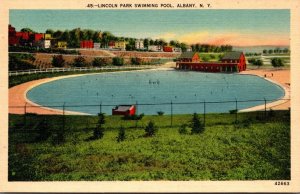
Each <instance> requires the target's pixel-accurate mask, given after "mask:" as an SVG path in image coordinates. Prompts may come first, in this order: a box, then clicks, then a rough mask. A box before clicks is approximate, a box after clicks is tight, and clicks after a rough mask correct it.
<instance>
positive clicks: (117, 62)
mask: <svg viewBox="0 0 300 194" xmlns="http://www.w3.org/2000/svg"><path fill="white" fill-rule="evenodd" d="M112 64H113V65H115V66H123V65H124V59H123V58H121V57H114V58H113V60H112Z"/></svg>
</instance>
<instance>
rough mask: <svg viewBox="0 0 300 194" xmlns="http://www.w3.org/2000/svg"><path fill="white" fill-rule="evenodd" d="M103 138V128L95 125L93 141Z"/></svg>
mask: <svg viewBox="0 0 300 194" xmlns="http://www.w3.org/2000/svg"><path fill="white" fill-rule="evenodd" d="M103 136H104V128H103V127H102V125H100V124H97V125H96V127H95V129H94V134H93V139H101V138H102V137H103Z"/></svg>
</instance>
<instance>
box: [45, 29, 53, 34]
mask: <svg viewBox="0 0 300 194" xmlns="http://www.w3.org/2000/svg"><path fill="white" fill-rule="evenodd" d="M46 34H51V35H53V34H54V30H52V29H47V30H46Z"/></svg>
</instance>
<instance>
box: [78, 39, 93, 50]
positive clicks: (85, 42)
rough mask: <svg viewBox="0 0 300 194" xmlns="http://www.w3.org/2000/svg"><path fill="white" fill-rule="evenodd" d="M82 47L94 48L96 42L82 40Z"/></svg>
mask: <svg viewBox="0 0 300 194" xmlns="http://www.w3.org/2000/svg"><path fill="white" fill-rule="evenodd" d="M80 48H94V43H93V41H92V40H82V41H80Z"/></svg>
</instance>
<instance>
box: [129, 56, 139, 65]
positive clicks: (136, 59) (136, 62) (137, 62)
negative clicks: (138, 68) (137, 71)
mask: <svg viewBox="0 0 300 194" xmlns="http://www.w3.org/2000/svg"><path fill="white" fill-rule="evenodd" d="M131 64H132V65H141V64H142V59H141V58H137V57H134V58H131Z"/></svg>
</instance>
